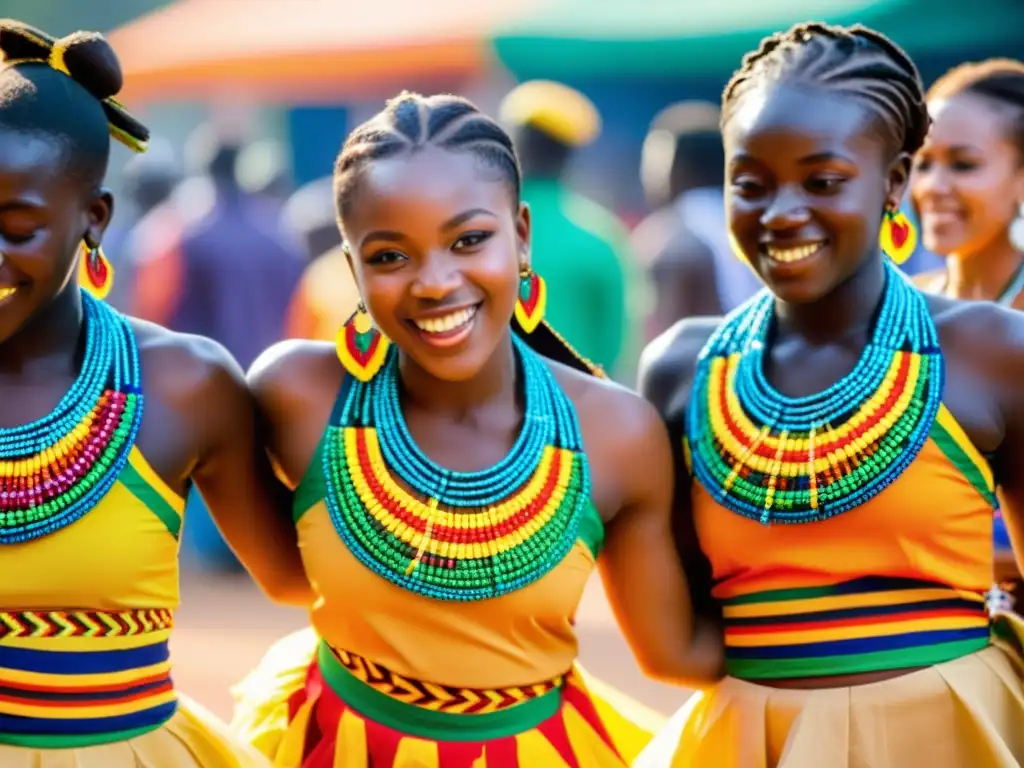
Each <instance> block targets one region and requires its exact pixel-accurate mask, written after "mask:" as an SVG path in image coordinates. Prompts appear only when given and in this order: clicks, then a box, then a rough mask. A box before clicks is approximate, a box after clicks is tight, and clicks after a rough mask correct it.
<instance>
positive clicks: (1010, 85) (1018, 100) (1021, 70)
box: [928, 59, 1024, 158]
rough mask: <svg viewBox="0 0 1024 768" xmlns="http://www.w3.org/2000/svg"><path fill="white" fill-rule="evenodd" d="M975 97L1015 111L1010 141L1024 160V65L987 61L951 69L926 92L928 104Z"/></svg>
mask: <svg viewBox="0 0 1024 768" xmlns="http://www.w3.org/2000/svg"><path fill="white" fill-rule="evenodd" d="M961 93H971V94H977V95H978V96H984V97H985V98H987V99H991V100H992V101H994V102H996V103H998V104H1001V105H1004V106H1006V107H1009V108H1011V109H1012V110H1013V111H1014V117H1013V119H1012V126H1011V138H1012V139H1013V141H1014V143H1015V144H1016V145H1017V149H1018V151H1019V152H1020V155H1021V157H1022V158H1024V62H1021V61H1018V60H1016V59H987V60H985V61H980V62H969V63H967V64H961V65H960V66H958V67H954V68H953V69H951V70H949V72H947V73H946V74H944V75H943V76H942V77H940V78H939V79H938V80H936V81H935V84H934V85H932V87H931V88H930V89H929V90H928V101H930V102H932V101H937V100H939V99H948V98H950V97H952V96H956V95H958V94H961Z"/></svg>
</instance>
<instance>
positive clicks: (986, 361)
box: [927, 296, 1024, 403]
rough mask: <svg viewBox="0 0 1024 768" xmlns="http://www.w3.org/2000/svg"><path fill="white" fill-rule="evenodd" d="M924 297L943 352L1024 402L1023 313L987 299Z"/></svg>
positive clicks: (998, 388) (999, 389) (1003, 393)
mask: <svg viewBox="0 0 1024 768" xmlns="http://www.w3.org/2000/svg"><path fill="white" fill-rule="evenodd" d="M927 299H928V305H929V309H930V311H931V315H932V318H933V320H934V322H935V327H936V329H937V330H938V332H939V340H940V344H941V346H942V351H943V354H944V355H945V356H946V357H947V358H950V357H955V358H956V360H957V362H958V363H961V364H963V365H965V366H968V367H970V368H971V369H972V370H974V371H977V372H979V373H981V374H983V377H984V378H985V379H987V380H988V381H990V382H991V383H992V384H993V387H994V389H995V390H996V391H997V393H999V394H1002V395H1005V394H1009V395H1011V397H1012V400H1013V401H1014V402H1016V401H1020V402H1022V403H1024V388H1022V387H1021V382H1022V381H1024V313H1022V312H1020V311H1018V310H1015V309H1011V308H1009V307H1002V306H1000V305H998V304H995V303H994V302H989V301H959V300H956V299H947V298H944V297H940V296H928V297H927Z"/></svg>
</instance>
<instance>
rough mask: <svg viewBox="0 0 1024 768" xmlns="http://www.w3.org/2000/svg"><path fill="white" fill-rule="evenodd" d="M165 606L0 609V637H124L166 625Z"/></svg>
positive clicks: (168, 625)
mask: <svg viewBox="0 0 1024 768" xmlns="http://www.w3.org/2000/svg"><path fill="white" fill-rule="evenodd" d="M173 624H174V614H173V613H172V612H171V611H168V610H134V611H113V612H110V611H0V640H2V639H5V638H9V637H125V636H128V635H141V634H145V633H147V632H154V631H156V630H160V629H170V628H171V627H172V626H173Z"/></svg>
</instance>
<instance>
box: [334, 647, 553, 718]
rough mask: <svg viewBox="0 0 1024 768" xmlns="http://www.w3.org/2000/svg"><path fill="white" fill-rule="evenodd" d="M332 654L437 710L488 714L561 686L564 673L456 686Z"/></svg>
mask: <svg viewBox="0 0 1024 768" xmlns="http://www.w3.org/2000/svg"><path fill="white" fill-rule="evenodd" d="M331 651H332V655H333V656H334V658H335V659H337V660H338V663H340V664H341V665H342V666H343V667H344V668H345V669H346V670H348V672H349V673H351V675H352V676H353V677H355V678H356V679H358V680H359V681H360V682H362V683H365V684H366V685H368V686H370V687H371V688H373V689H374V690H375V691H377V692H378V693H382V694H384V695H385V696H388V697H390V698H392V699H396V700H398V701H401V702H403V703H405V704H411V705H413V706H416V707H422V708H423V709H429V710H432V711H434V712H447V713H450V714H454V715H484V714H488V713H491V712H499V711H501V710H503V709H508V708H509V707H514V706H516V705H517V704H522V703H524V702H527V701H531V700H533V699H536V698H538V697H540V696H543V695H544V694H546V693H550V692H551V691H553V690H554V689H556V688H561V687H562V684H563V683H564V681H565V676H564V675H559V676H558V677H556V678H553V679H551V680H547V681H545V682H543V683H537V684H536V685H530V686H522V687H511V688H488V689H480V688H453V687H450V686H446V685H438V684H437V683H427V682H423V681H421V680H413V679H412V678H408V677H402V676H401V675H399V674H396V673H394V672H392V671H390V670H387V669H385V668H384V667H382V666H380V665H379V664H375V663H373V662H372V661H370V660H369V659H364V658H363V657H362V656H357V655H356V654H354V653H349V652H348V651H342V650H338V649H336V648H332V649H331Z"/></svg>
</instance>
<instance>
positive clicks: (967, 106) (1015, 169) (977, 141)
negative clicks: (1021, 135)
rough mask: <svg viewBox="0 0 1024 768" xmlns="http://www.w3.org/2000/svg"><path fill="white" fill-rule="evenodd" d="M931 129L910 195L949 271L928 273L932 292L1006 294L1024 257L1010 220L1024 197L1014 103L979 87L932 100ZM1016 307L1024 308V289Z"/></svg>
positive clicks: (923, 282) (925, 281)
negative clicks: (976, 90) (1012, 238)
mask: <svg viewBox="0 0 1024 768" xmlns="http://www.w3.org/2000/svg"><path fill="white" fill-rule="evenodd" d="M928 111H929V113H930V114H931V116H932V126H931V130H930V131H929V132H928V139H927V140H926V141H925V144H924V146H923V147H922V148H921V149H920V151H918V152H917V155H916V156H915V158H914V171H913V175H912V177H911V185H910V194H911V197H912V198H913V200H914V205H915V207H916V208H917V210H918V212H919V213H920V217H921V236H922V240H923V243H924V245H925V247H926V248H928V250H930V251H931V252H932V253H937V254H940V255H942V256H944V257H945V258H946V269H945V270H942V271H940V272H930V273H927V274H924V275H920V276H919V277H918V278H917V284H918V285H919V286H920V287H921V288H922V289H924V290H927V291H930V292H934V293H941V294H943V295H945V296H949V297H950V298H955V299H980V300H985V301H994V300H996V299H998V298H999V297H1000V296H1001V295H1002V293H1003V292H1004V291H1005V290H1006V288H1007V286H1008V285H1009V284H1010V283H1011V282H1012V281H1013V279H1014V277H1015V276H1016V275H1017V273H1018V271H1019V270H1020V268H1021V265H1022V263H1024V254H1021V253H1020V252H1019V251H1018V250H1017V249H1016V248H1015V247H1014V246H1013V244H1012V243H1011V242H1010V238H1009V228H1010V224H1011V223H1012V222H1013V220H1014V219H1015V218H1016V217H1017V213H1018V209H1019V207H1020V205H1021V203H1024V157H1021V154H1020V151H1019V149H1018V146H1017V143H1016V141H1015V140H1014V135H1013V132H1014V122H1015V120H1016V119H1017V118H1018V117H1019V115H1018V110H1017V109H1015V108H1014V107H1012V106H1010V105H1007V104H1002V103H1000V102H997V101H996V100H994V99H991V98H988V97H986V96H982V95H979V94H975V93H970V92H967V93H959V94H956V95H953V96H950V97H947V98H943V99H933V100H931V101H930V102H929V104H928ZM1012 306H1013V307H1014V308H1016V309H1024V294H1019V295H1017V296H1016V297H1014V298H1013V301H1012Z"/></svg>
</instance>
